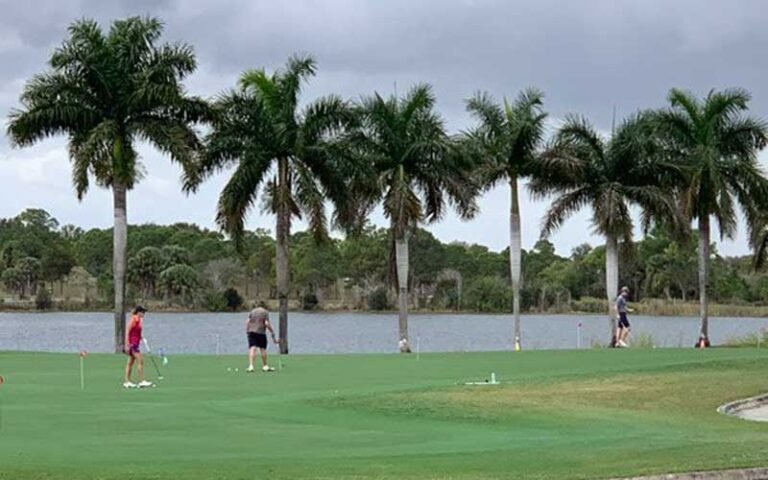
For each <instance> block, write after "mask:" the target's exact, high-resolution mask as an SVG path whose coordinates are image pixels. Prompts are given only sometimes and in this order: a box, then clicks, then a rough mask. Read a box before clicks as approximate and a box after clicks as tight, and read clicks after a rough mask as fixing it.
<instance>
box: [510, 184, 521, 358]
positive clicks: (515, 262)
mask: <svg viewBox="0 0 768 480" xmlns="http://www.w3.org/2000/svg"><path fill="white" fill-rule="evenodd" d="M509 190H510V194H511V202H510V210H509V270H510V278H511V279H512V319H513V323H514V328H515V332H514V334H515V336H514V340H513V341H514V343H513V346H514V348H515V350H518V349H520V348H521V340H520V257H521V255H522V252H521V249H522V241H521V238H520V202H519V201H518V198H517V197H518V190H517V177H514V176H513V177H512V178H511V179H510V181H509Z"/></svg>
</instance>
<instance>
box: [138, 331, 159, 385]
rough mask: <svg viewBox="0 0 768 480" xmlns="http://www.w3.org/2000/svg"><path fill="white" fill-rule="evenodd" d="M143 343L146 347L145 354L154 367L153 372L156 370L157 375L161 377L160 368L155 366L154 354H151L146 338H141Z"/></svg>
mask: <svg viewBox="0 0 768 480" xmlns="http://www.w3.org/2000/svg"><path fill="white" fill-rule="evenodd" d="M142 340H144V345H145V346H146V347H147V354H149V359H150V360H151V361H152V365H154V367H155V372H157V377H158V378H162V376H163V374H162V373H160V368H159V367H158V366H157V362H156V361H155V356H154V355H153V354H152V349H151V348H149V342H148V341H147V339H146V338H143V339H142Z"/></svg>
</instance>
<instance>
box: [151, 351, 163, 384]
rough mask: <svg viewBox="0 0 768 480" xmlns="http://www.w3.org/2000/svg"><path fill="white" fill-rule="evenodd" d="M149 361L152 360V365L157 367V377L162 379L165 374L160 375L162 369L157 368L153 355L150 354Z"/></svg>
mask: <svg viewBox="0 0 768 480" xmlns="http://www.w3.org/2000/svg"><path fill="white" fill-rule="evenodd" d="M148 353H149V352H148ZM149 359H150V360H152V365H154V366H155V371H156V372H157V377H158V378H162V376H163V374H162V373H160V368H159V367H158V366H157V362H156V361H155V356H154V355H152V353H149Z"/></svg>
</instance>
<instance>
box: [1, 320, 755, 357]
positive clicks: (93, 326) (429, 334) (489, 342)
mask: <svg viewBox="0 0 768 480" xmlns="http://www.w3.org/2000/svg"><path fill="white" fill-rule="evenodd" d="M112 318H113V317H112V315H111V314H110V313H10V312H6V313H0V350H37V351H54V352H74V351H77V350H78V349H86V350H88V351H91V352H108V351H111V348H112V346H111V341H112V329H113V325H112ZM272 320H273V322H274V323H277V315H276V314H272ZM630 320H631V322H632V327H633V332H632V336H631V337H630V343H631V341H632V339H633V338H632V337H634V338H635V339H637V337H638V335H641V334H648V335H651V336H652V337H653V341H654V343H655V344H656V345H658V346H666V347H678V346H686V347H688V346H692V345H693V344H694V341H695V340H696V337H697V336H698V319H696V318H693V317H682V318H681V317H649V316H633V317H631V318H630ZM244 322H245V315H244V314H243V313H236V314H229V313H150V314H148V315H147V317H146V319H145V324H144V334H145V336H146V337H147V338H148V339H149V341H150V345H152V346H153V348H159V347H162V348H164V349H165V351H166V352H169V353H216V351H217V348H218V351H219V352H220V353H241V352H242V351H243V349H244V347H245V344H246V342H245V334H244V333H243V332H244V329H245V327H244ZM579 324H581V328H579ZM289 326H290V330H289V332H290V348H291V352H292V353H369V352H395V351H396V350H397V315H393V314H369V313H291V314H290V316H289ZM767 327H768V319H759V318H713V319H711V320H710V337H711V340H712V343H713V344H718V343H721V342H723V341H724V340H726V339H727V338H729V337H737V336H744V335H747V334H750V333H755V332H757V331H758V330H760V329H761V328H767ZM606 330H607V320H606V319H605V317H603V316H599V315H524V316H523V317H522V333H523V342H524V344H523V346H524V348H527V349H555V348H576V347H577V342H579V343H580V346H581V348H588V347H589V346H590V345H591V344H592V343H593V342H600V343H605V342H606V337H607V335H606ZM579 331H580V334H578V333H577V332H579ZM511 332H512V320H511V316H508V315H453V314H440V315H432V314H414V315H412V316H411V317H410V334H411V342H412V345H413V347H414V348H415V347H416V344H417V343H418V344H419V348H420V349H421V351H424V352H426V351H472V350H503V349H509V348H510V347H511V343H512V342H511ZM270 348H272V347H270Z"/></svg>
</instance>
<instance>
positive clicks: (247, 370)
mask: <svg viewBox="0 0 768 480" xmlns="http://www.w3.org/2000/svg"><path fill="white" fill-rule="evenodd" d="M245 371H246V372H248V373H253V372H255V371H256V369H255V368H253V365H251V366H250V367H248V368H246V369H245Z"/></svg>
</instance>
